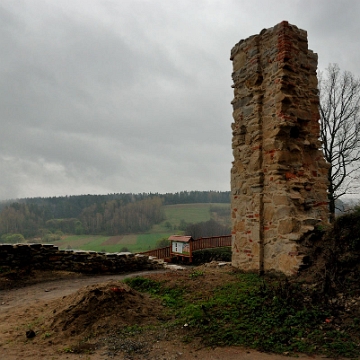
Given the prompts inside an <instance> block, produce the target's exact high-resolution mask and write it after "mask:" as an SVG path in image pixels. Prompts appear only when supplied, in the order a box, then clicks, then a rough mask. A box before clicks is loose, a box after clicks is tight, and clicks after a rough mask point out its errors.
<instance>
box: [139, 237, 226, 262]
mask: <svg viewBox="0 0 360 360" xmlns="http://www.w3.org/2000/svg"><path fill="white" fill-rule="evenodd" d="M190 246H191V251H190V254H189V255H187V256H186V255H185V256H186V257H190V262H191V260H192V253H193V251H196V250H203V249H211V248H216V247H225V246H231V235H223V236H212V237H204V238H199V239H195V240H193V241H192V242H191V244H190ZM141 254H144V255H148V256H154V257H157V258H158V259H170V258H171V257H172V256H173V255H172V253H171V246H166V247H163V248H159V249H154V250H149V251H144V252H142V253H141Z"/></svg>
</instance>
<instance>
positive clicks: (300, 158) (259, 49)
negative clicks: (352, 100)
mask: <svg viewBox="0 0 360 360" xmlns="http://www.w3.org/2000/svg"><path fill="white" fill-rule="evenodd" d="M231 60H232V62H233V74H232V78H233V82H234V84H233V88H234V99H233V101H232V105H233V118H234V123H233V124H232V130H233V140H232V147H233V155H234V161H233V166H232V170H231V194H232V195H231V207H232V236H233V240H232V246H233V260H232V261H233V265H234V266H236V267H238V268H241V269H244V270H259V271H261V272H262V271H269V270H275V271H281V272H283V273H286V274H288V275H290V274H294V273H296V272H297V271H298V269H299V267H300V266H301V264H302V259H303V256H304V254H302V253H300V252H299V241H300V240H301V238H302V237H303V236H304V234H306V233H308V232H309V231H312V230H313V229H314V226H315V225H317V224H320V223H327V221H328V203H327V184H328V183H327V170H328V164H327V163H326V162H325V160H324V157H323V153H322V150H321V143H320V141H319V140H318V139H319V131H320V128H319V121H318V120H319V111H318V102H319V99H318V91H317V77H316V68H317V55H316V54H314V53H313V52H312V51H311V50H308V45H307V33H306V31H304V30H301V29H298V28H297V27H296V26H294V25H290V24H288V23H287V22H285V21H284V22H282V23H280V24H278V25H276V26H275V27H273V28H270V29H266V30H263V31H261V33H260V34H259V35H255V36H251V37H249V38H248V39H246V40H241V41H240V42H239V43H238V44H236V45H235V46H234V48H233V49H232V50H231Z"/></svg>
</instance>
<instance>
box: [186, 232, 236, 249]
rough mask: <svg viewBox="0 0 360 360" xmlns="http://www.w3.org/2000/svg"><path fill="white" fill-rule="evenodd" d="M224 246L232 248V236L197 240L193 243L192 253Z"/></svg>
mask: <svg viewBox="0 0 360 360" xmlns="http://www.w3.org/2000/svg"><path fill="white" fill-rule="evenodd" d="M224 246H231V235H224V236H212V237H204V238H199V239H195V240H194V241H193V243H192V251H196V250H203V249H211V248H216V247H224Z"/></svg>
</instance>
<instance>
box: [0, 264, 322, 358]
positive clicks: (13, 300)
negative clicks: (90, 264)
mask: <svg viewBox="0 0 360 360" xmlns="http://www.w3.org/2000/svg"><path fill="white" fill-rule="evenodd" d="M156 273H160V271H159V272H154V271H152V272H151V274H156ZM162 273H164V271H162ZM139 274H142V275H146V274H147V273H144V272H142V273H133V274H127V275H109V276H94V277H87V276H86V277H85V276H81V277H78V278H72V279H63V280H58V281H56V280H55V281H47V282H42V283H38V284H35V285H30V286H27V287H24V288H19V289H12V290H1V291H0V360H19V359H27V360H37V359H44V360H45V359H46V360H65V359H67V360H72V359H74V360H75V359H86V360H105V359H107V360H110V359H113V358H114V359H119V360H120V359H128V360H130V359H131V360H140V359H148V360H150V359H159V360H160V359H161V360H170V359H171V360H199V359H209V360H222V359H228V360H235V359H236V360H238V359H243V360H285V359H289V357H288V356H281V355H274V354H265V353H260V352H256V351H253V350H247V349H241V348H238V347H228V348H215V349H208V348H202V347H201V344H200V342H197V341H194V342H192V343H190V344H186V343H183V342H182V341H180V340H177V339H174V337H171V336H170V337H166V336H164V337H162V338H160V337H159V338H158V340H156V339H153V340H151V341H152V342H151V343H150V346H149V339H148V338H147V339H145V338H144V339H143V342H144V343H145V342H146V341H147V351H146V352H143V353H142V352H136V351H135V352H133V353H129V352H126V351H124V352H122V351H117V352H116V353H111V352H109V351H108V348H105V347H100V348H96V349H94V350H92V351H82V352H81V353H80V354H75V353H71V352H69V348H68V347H67V346H68V345H67V344H68V341H69V339H70V340H71V339H72V338H71V337H70V338H68V337H67V338H66V337H65V332H64V335H63V337H62V333H61V332H60V333H57V334H55V333H54V334H52V332H51V331H49V330H48V324H49V319H50V320H51V319H53V318H54V317H55V315H54V314H56V315H58V314H60V313H61V311H62V306H64V304H65V305H66V302H67V301H69V300H68V299H69V298H71V297H76V296H79V295H77V294H80V295H81V294H82V293H84V294H85V293H86V290H81V289H83V288H84V287H85V286H90V285H94V287H93V288H95V289H96V290H98V289H99V288H101V284H102V285H103V286H105V285H106V284H107V283H108V284H111V286H113V284H118V280H122V279H124V278H125V277H130V276H136V275H139ZM103 283H106V284H105V285H104V284H103ZM99 284H100V285H99ZM95 285H96V286H95ZM105 287H106V286H105ZM93 288H91V289H93ZM78 290H80V291H78ZM87 291H88V290H87ZM91 291H94V290H91ZM91 291H90V292H91ZM69 295H71V296H69ZM141 296H142V295H141ZM132 299H133V300H131V301H132V302H131V303H130V305H129V304H126V303H125V300H124V301H123V303H122V304H121V306H123V307H124V309H126V308H127V309H128V308H129V307H131V304H133V307H134V308H135V310H134V311H135V312H141V311H142V310H140V309H139V305H141V302H139V301H142V304H143V307H144V308H145V304H146V305H147V306H148V310H147V311H148V313H145V315H144V314H143V315H140V314H136V313H135V314H133V316H135V319H137V317H136V316H138V319H139V321H140V320H141V316H142V317H143V318H145V317H151V316H152V315H153V314H152V313H151V312H152V308H151V307H152V306H153V305H152V303H150V302H149V299H148V300H147V298H146V297H143V298H141V300H136V299H135V297H134V296H133V298H132ZM81 301H82V300H81ZM154 304H155V303H154ZM155 305H156V304H155ZM155 305H154V308H153V311H154V314H156V311H155V310H158V309H155ZM71 307H72V306H70V307H68V308H67V309H66V310H65V313H66V312H68V311H70V308H71ZM136 309H137V310H136ZM98 310H99V311H100V309H98ZM101 311H102V312H104V313H106V310H104V308H103V307H101ZM135 324H136V322H135ZM30 328H35V330H36V332H37V334H38V335H37V336H36V337H35V338H34V339H31V340H29V339H27V338H26V336H25V333H26V331H27V330H29V329H30ZM141 336H142V335H141ZM141 336H140V340H139V339H138V340H137V341H138V343H141ZM74 339H75V338H74ZM128 341H131V340H128ZM134 344H135V343H134ZM134 344H132V343H125V342H124V343H123V345H124V346H125V345H126V346H134ZM107 346H108V345H107ZM298 358H299V357H298ZM300 358H302V359H315V358H316V357H307V356H305V355H300ZM320 358H322V357H317V359H320Z"/></svg>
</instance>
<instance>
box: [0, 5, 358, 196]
mask: <svg viewBox="0 0 360 360" xmlns="http://www.w3.org/2000/svg"><path fill="white" fill-rule="evenodd" d="M346 5H347V6H346V9H343V12H342V13H341V14H340V9H341V8H339V5H338V2H335V1H325V0H319V1H316V2H313V1H310V0H308V1H300V0H298V1H291V2H290V1H288V0H276V1H275V0H266V1H265V0H255V1H251V2H249V1H231V0H228V1H223V2H218V1H215V0H199V1H196V2H193V1H190V0H184V1H182V2H175V1H166V2H164V1H160V0H153V1H142V0H122V1H115V0H108V1H102V0H101V1H97V0H86V1H85V0H62V1H60V2H54V1H52V0H39V1H36V2H34V1H32V0H24V1H22V2H14V1H12V0H4V1H2V2H1V4H0V46H1V49H2V52H1V54H0V122H1V128H2V131H1V132H0V171H1V174H2V182H1V186H0V199H2V198H9V197H17V196H39V195H40V196H50V195H65V194H81V193H104V192H123V191H129V192H143V191H158V192H166V191H180V190H207V189H214V190H228V189H229V187H230V184H229V172H230V167H231V161H232V154H231V128H230V124H231V122H232V109H231V105H230V102H231V100H232V96H233V94H232V89H231V87H230V86H231V62H230V61H229V54H230V50H231V47H232V46H233V45H234V44H235V43H236V42H238V41H239V40H240V39H242V38H246V37H248V36H250V35H252V34H256V33H258V32H259V31H260V30H261V29H262V28H266V27H271V26H274V25H275V24H276V23H278V22H280V21H282V20H289V21H290V22H291V23H294V24H295V25H298V26H299V27H301V28H305V29H306V30H308V35H309V43H310V46H311V47H312V48H313V50H314V51H316V52H318V53H319V56H321V64H325V65H326V64H327V63H329V62H339V63H340V66H341V67H344V66H346V67H347V69H349V70H351V71H358V72H359V73H360V71H359V69H358V67H359V65H358V64H359V61H357V60H358V59H357V58H358V56H359V55H358V54H357V51H355V50H354V49H353V48H354V46H353V44H356V43H358V40H357V29H358V25H357V21H356V18H357V16H358V15H359V6H358V5H357V2H356V1H355V0H354V1H348V2H347V4H346ZM259 9H261V11H259ZM337 15H338V17H337ZM334 24H336V26H334ZM338 27H340V29H337V28H338ZM346 35H347V36H346ZM341 54H346V56H344V55H341Z"/></svg>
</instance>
